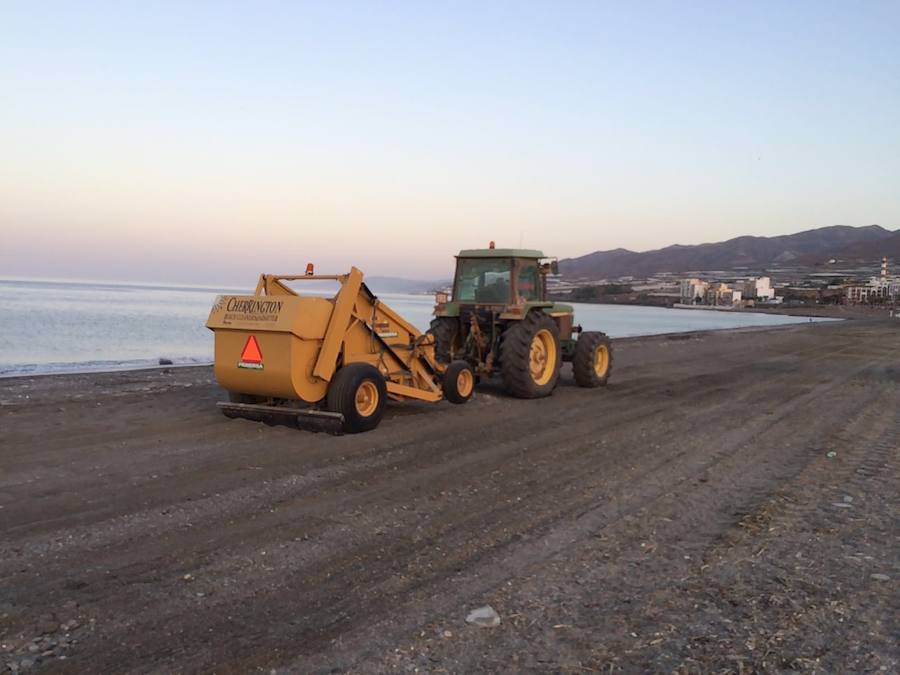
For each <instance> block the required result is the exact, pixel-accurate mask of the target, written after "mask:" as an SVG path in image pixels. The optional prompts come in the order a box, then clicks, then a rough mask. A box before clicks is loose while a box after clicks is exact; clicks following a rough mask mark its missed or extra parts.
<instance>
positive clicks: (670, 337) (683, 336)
mask: <svg viewBox="0 0 900 675" xmlns="http://www.w3.org/2000/svg"><path fill="white" fill-rule="evenodd" d="M813 318H816V317H810V319H813ZM819 318H826V319H827V318H835V317H819ZM837 320H840V319H837ZM854 320H856V321H860V320H862V319H854ZM830 323H831V322H822V321H810V322H809V323H807V322H798V323H789V324H772V325H767V326H736V327H732V328H702V329H699V330H690V331H674V332H667V333H649V334H647V335H627V336H622V337H616V338H610V339H611V340H612V341H613V342H614V343H629V344H633V343H640V342H647V341H651V340H667V341H677V340H690V339H696V338H701V337H704V336H707V335H711V334H716V335H719V334H727V333H753V332H760V333H766V332H771V331H781V330H789V329H792V328H806V327H808V326H810V325H815V324H822V325H829V324H830ZM213 365H214V362H213V361H207V362H200V363H174V364H168V365H159V364H157V365H143V366H134V367H129V366H123V367H118V368H115V367H113V368H102V369H94V368H88V369H84V370H80V369H78V368H67V369H65V370H54V371H52V372H32V373H9V374H0V382H3V381H7V380H22V379H27V378H44V377H55V376H61V375H62V376H76V375H77V376H81V375H111V374H115V373H134V372H142V371H165V370H169V369H176V368H177V369H179V370H180V369H186V368H211V367H212V366H213Z"/></svg>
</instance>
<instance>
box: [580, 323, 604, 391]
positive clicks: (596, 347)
mask: <svg viewBox="0 0 900 675" xmlns="http://www.w3.org/2000/svg"><path fill="white" fill-rule="evenodd" d="M572 372H573V373H574V375H575V382H576V383H577V384H578V386H579V387H599V386H601V385H604V384H606V382H607V381H608V380H609V375H610V373H611V372H612V346H611V345H610V343H609V337H607V335H606V333H592V332H588V333H582V334H581V335H580V336H579V338H578V342H576V343H575V356H574V357H573V358H572Z"/></svg>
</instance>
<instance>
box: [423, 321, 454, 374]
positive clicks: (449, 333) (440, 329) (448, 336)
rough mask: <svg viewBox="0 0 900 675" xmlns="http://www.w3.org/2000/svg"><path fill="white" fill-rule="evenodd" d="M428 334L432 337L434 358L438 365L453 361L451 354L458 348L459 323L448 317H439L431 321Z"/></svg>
mask: <svg viewBox="0 0 900 675" xmlns="http://www.w3.org/2000/svg"><path fill="white" fill-rule="evenodd" d="M428 332H429V333H431V334H432V335H433V336H434V357H435V358H436V359H437V360H438V362H439V363H446V364H449V363H450V362H451V361H453V352H454V350H455V349H457V348H458V345H457V343H458V342H459V321H458V320H457V319H455V318H453V317H449V316H439V317H437V318H436V319H432V320H431V328H429V329H428Z"/></svg>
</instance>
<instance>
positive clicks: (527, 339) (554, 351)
mask: <svg viewBox="0 0 900 675" xmlns="http://www.w3.org/2000/svg"><path fill="white" fill-rule="evenodd" d="M561 365H562V353H561V351H560V345H559V327H558V326H557V325H556V322H555V321H554V320H553V319H552V318H551V317H549V316H547V315H546V314H544V313H543V312H541V311H540V310H537V311H531V312H529V313H528V315H527V316H526V317H525V318H524V319H523V320H522V321H519V322H517V323H514V324H512V325H511V326H510V327H509V328H507V329H506V330H505V331H504V333H503V336H502V340H501V342H500V373H501V375H502V376H503V385H504V386H505V387H506V390H507V391H508V392H509V393H510V394H512V395H513V396H517V397H519V398H540V397H542V396H549V395H550V394H552V393H553V389H554V388H555V387H556V382H557V380H559V368H560V366H561Z"/></svg>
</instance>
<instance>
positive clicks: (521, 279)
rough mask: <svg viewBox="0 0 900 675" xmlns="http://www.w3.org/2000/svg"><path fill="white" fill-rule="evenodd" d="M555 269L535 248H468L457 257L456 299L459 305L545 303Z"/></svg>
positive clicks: (454, 292)
mask: <svg viewBox="0 0 900 675" xmlns="http://www.w3.org/2000/svg"><path fill="white" fill-rule="evenodd" d="M551 268H555V261H553V262H547V261H546V258H545V256H544V254H543V253H541V252H540V251H536V250H531V249H512V248H493V247H492V248H487V249H468V250H463V251H460V252H459V255H458V256H456V276H455V278H454V280H453V297H452V302H453V303H454V304H457V305H503V306H509V305H516V306H521V305H524V304H527V303H535V302H537V303H543V302H545V301H546V297H547V284H546V276H547V274H548V273H549V272H550V271H551Z"/></svg>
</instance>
